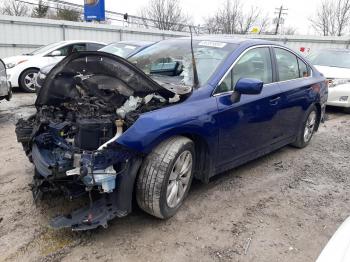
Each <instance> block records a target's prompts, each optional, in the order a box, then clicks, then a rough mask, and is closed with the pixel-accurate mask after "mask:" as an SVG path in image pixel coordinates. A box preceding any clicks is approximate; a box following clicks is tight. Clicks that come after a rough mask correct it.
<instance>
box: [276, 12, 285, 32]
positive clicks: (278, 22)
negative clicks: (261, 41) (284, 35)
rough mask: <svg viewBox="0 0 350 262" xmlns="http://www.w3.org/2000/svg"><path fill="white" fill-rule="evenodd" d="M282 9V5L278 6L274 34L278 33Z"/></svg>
mask: <svg viewBox="0 0 350 262" xmlns="http://www.w3.org/2000/svg"><path fill="white" fill-rule="evenodd" d="M282 10H283V5H281V7H280V11H279V13H278V18H277V23H276V30H275V35H277V33H278V28H279V26H280V21H281V15H282Z"/></svg>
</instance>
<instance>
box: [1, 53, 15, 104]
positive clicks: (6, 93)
mask: <svg viewBox="0 0 350 262" xmlns="http://www.w3.org/2000/svg"><path fill="white" fill-rule="evenodd" d="M11 97H12V89H11V85H10V84H9V82H8V81H7V75H6V67H5V64H4V62H3V61H2V60H1V59H0V100H3V99H6V100H7V101H10V99H11Z"/></svg>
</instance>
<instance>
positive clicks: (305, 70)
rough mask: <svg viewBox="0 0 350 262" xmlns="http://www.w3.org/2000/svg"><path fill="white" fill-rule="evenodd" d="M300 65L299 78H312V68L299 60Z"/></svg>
mask: <svg viewBox="0 0 350 262" xmlns="http://www.w3.org/2000/svg"><path fill="white" fill-rule="evenodd" d="M298 64H299V77H308V76H310V74H311V72H310V68H309V67H308V66H307V65H306V64H305V63H304V62H303V60H301V59H299V58H298Z"/></svg>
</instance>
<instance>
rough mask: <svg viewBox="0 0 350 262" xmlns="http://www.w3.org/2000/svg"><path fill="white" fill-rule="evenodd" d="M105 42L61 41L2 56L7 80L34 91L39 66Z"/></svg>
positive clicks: (12, 84) (97, 46) (28, 90)
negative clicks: (15, 54)
mask: <svg viewBox="0 0 350 262" xmlns="http://www.w3.org/2000/svg"><path fill="white" fill-rule="evenodd" d="M105 45H106V44H104V43H100V42H94V41H82V40H74V41H61V42H57V43H52V44H49V45H46V46H43V47H40V48H38V49H36V50H34V51H33V52H30V53H28V54H23V55H19V56H11V57H7V58H4V59H3V60H4V62H5V65H6V69H7V77H8V81H9V82H10V83H11V86H12V87H20V88H21V89H22V90H23V91H26V92H35V81H34V80H35V77H36V75H37V73H38V72H39V68H41V67H43V66H45V65H49V64H52V63H57V62H59V61H61V60H62V59H63V58H64V57H66V56H67V55H70V54H71V53H73V52H77V51H86V50H87V51H95V50H98V49H100V48H102V47H103V46H105Z"/></svg>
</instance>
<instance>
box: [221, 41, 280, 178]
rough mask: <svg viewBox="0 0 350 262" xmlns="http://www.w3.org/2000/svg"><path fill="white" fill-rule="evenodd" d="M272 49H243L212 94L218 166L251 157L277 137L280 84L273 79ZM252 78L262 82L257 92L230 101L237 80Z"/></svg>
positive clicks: (229, 164)
mask: <svg viewBox="0 0 350 262" xmlns="http://www.w3.org/2000/svg"><path fill="white" fill-rule="evenodd" d="M271 57H272V53H271V50H270V48H269V47H268V46H266V47H254V48H252V49H248V50H247V51H245V52H244V53H243V54H242V55H241V56H240V57H239V58H238V59H237V60H236V62H235V63H234V64H233V67H232V69H231V70H230V71H229V72H228V73H227V74H226V76H225V77H224V78H223V79H222V81H221V83H219V85H218V87H217V89H216V91H215V94H214V96H215V97H216V100H217V105H218V114H217V122H218V123H219V152H218V154H217V155H218V159H217V163H218V165H219V167H218V170H220V166H221V167H222V168H221V170H222V171H223V170H225V169H226V168H225V166H231V167H232V166H235V165H239V164H240V163H243V162H246V161H248V160H250V159H253V158H255V157H254V156H256V153H257V151H259V150H262V149H264V148H268V147H269V145H270V144H271V143H274V142H275V141H278V138H279V137H280V136H281V133H280V131H281V129H279V128H278V126H279V123H278V111H279V108H280V88H279V85H278V84H277V83H274V79H275V75H274V70H273V64H272V59H271ZM241 78H254V79H258V80H261V81H263V82H264V86H263V88H262V92H261V93H260V94H258V95H244V94H242V95H241V98H240V100H239V101H238V102H235V103H233V102H232V101H231V95H232V93H233V92H234V87H235V84H236V83H237V81H238V80H239V79H241Z"/></svg>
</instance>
